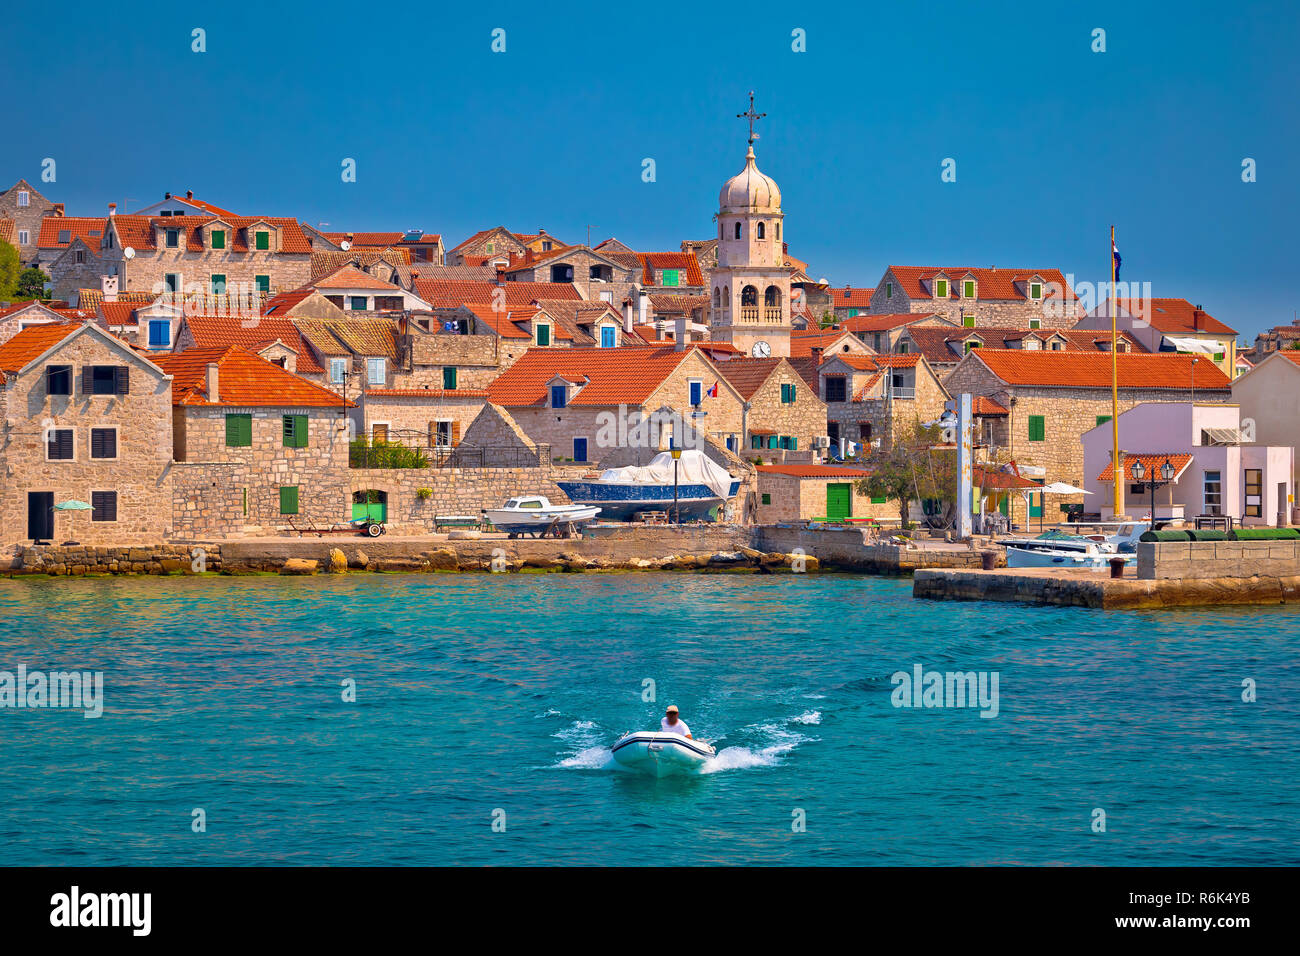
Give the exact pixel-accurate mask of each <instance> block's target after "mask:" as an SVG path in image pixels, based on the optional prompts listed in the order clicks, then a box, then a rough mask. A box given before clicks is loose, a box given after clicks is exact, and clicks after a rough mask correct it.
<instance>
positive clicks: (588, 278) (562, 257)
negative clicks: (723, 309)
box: [501, 246, 676, 305]
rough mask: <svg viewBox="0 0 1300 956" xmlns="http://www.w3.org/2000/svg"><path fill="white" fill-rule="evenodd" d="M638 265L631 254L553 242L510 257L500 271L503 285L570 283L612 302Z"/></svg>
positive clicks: (636, 274)
mask: <svg viewBox="0 0 1300 956" xmlns="http://www.w3.org/2000/svg"><path fill="white" fill-rule="evenodd" d="M614 256H618V258H617V259H616V258H614ZM629 259H630V260H631V261H630V262H629V261H628V260H629ZM638 265H639V263H638V262H637V258H636V256H635V254H633V255H631V256H628V255H625V254H620V253H614V254H613V255H610V256H606V255H602V254H601V253H599V252H595V251H594V250H592V249H589V248H588V247H587V246H556V247H554V248H553V249H549V250H547V251H546V252H532V251H531V250H529V251H528V252H526V253H524V254H523V255H522V256H515V257H512V258H511V260H510V263H509V265H507V266H506V267H505V268H503V269H502V270H501V274H502V277H503V278H504V279H505V282H506V285H509V284H510V283H511V282H530V283H552V284H554V285H572V286H573V287H574V288H576V289H577V290H578V293H579V294H580V295H581V296H582V298H584V299H588V300H590V301H592V302H607V303H609V304H611V305H613V304H618V303H622V302H623V301H624V300H625V299H627V298H629V296H630V294H631V292H632V287H633V285H635V284H636V283H637V282H638V281H639V280H640V277H641V276H640V273H641V270H640V269H639V268H638ZM674 274H676V273H675V272H674Z"/></svg>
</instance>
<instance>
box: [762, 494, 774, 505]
mask: <svg viewBox="0 0 1300 956" xmlns="http://www.w3.org/2000/svg"><path fill="white" fill-rule="evenodd" d="M771 503H772V496H771V495H770V494H765V495H763V504H765V505H770V504H771Z"/></svg>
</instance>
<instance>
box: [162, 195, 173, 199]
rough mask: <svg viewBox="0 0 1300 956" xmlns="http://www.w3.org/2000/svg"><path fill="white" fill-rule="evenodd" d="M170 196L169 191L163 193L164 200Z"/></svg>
mask: <svg viewBox="0 0 1300 956" xmlns="http://www.w3.org/2000/svg"><path fill="white" fill-rule="evenodd" d="M171 198H172V194H171V193H163V199H164V200H166V199H171Z"/></svg>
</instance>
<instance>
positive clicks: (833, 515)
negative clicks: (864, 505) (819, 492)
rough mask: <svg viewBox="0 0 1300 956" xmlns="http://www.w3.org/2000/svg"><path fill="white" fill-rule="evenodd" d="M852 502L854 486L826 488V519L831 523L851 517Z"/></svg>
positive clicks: (829, 486)
mask: <svg viewBox="0 0 1300 956" xmlns="http://www.w3.org/2000/svg"><path fill="white" fill-rule="evenodd" d="M852 502H853V486H852V485H827V486H826V517H827V518H829V519H830V520H831V521H839V520H840V519H841V518H847V517H849V515H851V514H852V513H853V507H852Z"/></svg>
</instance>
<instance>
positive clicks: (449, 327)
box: [442, 322, 460, 332]
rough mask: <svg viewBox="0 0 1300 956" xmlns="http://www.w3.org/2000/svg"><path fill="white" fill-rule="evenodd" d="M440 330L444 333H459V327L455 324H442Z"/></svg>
mask: <svg viewBox="0 0 1300 956" xmlns="http://www.w3.org/2000/svg"><path fill="white" fill-rule="evenodd" d="M442 330H443V331H444V332H458V331H460V326H459V325H458V324H457V323H455V322H444V323H443V324H442Z"/></svg>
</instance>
